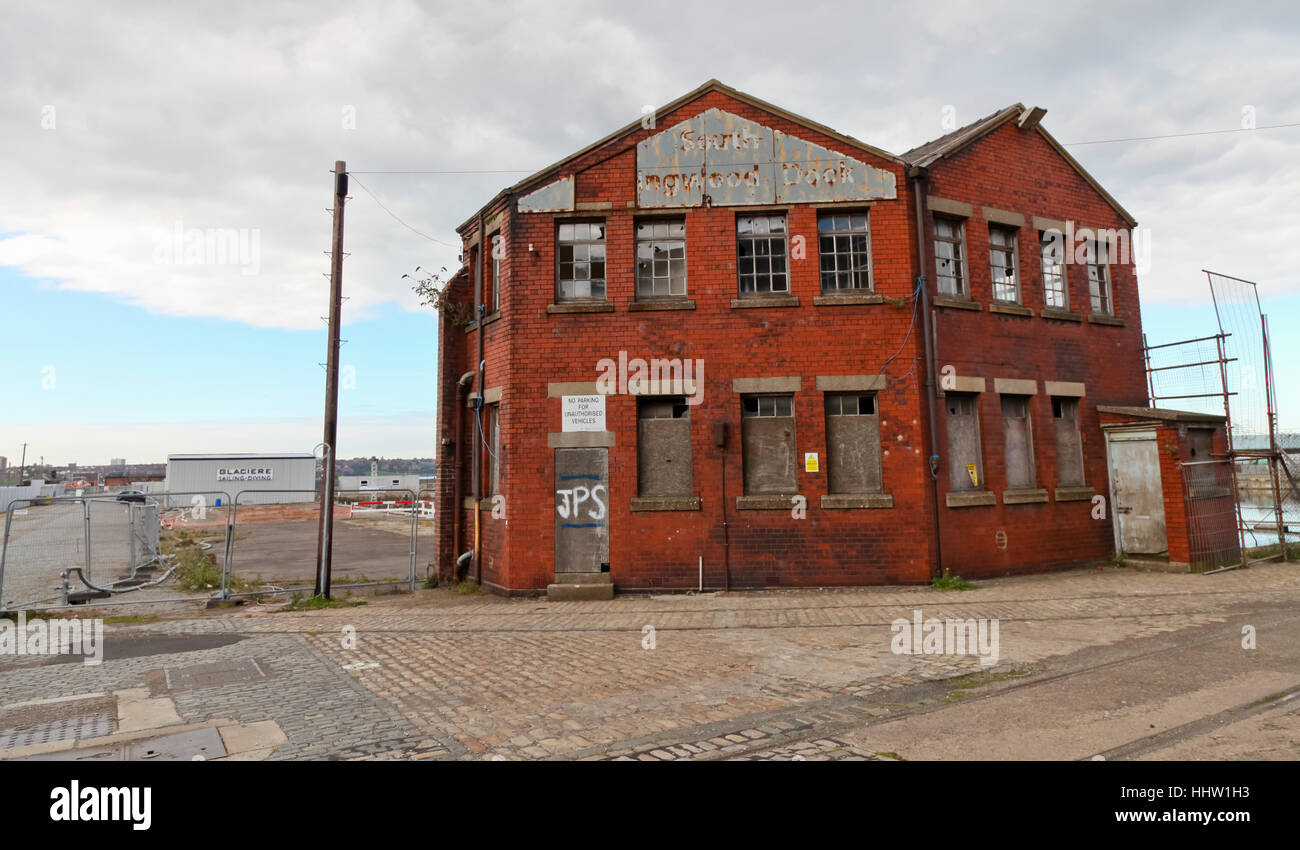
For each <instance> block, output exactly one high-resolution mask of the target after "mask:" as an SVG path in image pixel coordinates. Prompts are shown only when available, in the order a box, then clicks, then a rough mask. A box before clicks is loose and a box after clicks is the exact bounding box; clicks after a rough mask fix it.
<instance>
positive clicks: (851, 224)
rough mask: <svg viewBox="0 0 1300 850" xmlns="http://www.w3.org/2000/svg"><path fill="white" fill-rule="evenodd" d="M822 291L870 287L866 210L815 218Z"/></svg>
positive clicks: (869, 243)
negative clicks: (864, 211)
mask: <svg viewBox="0 0 1300 850" xmlns="http://www.w3.org/2000/svg"><path fill="white" fill-rule="evenodd" d="M817 243H818V250H819V252H820V253H821V272H822V292H837V291H840V290H851V289H870V288H871V231H870V230H869V228H868V224H867V215H866V213H852V214H847V215H823V216H820V217H819V218H818V219H817Z"/></svg>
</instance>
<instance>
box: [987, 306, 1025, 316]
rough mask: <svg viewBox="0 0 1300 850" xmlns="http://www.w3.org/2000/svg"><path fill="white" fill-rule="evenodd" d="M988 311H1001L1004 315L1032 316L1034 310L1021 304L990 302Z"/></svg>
mask: <svg viewBox="0 0 1300 850" xmlns="http://www.w3.org/2000/svg"><path fill="white" fill-rule="evenodd" d="M989 312H990V313H1001V314H1003V315H1005V316H1032V315H1034V311H1033V310H1031V309H1029V308H1028V307H1026V306H1024V305H1022V304H990V305H989Z"/></svg>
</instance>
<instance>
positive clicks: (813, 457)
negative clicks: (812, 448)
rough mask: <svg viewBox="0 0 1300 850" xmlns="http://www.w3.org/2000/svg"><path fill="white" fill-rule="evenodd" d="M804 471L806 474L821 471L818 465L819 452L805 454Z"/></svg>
mask: <svg viewBox="0 0 1300 850" xmlns="http://www.w3.org/2000/svg"><path fill="white" fill-rule="evenodd" d="M803 470H804V472H817V471H819V467H818V465H817V452H804V453H803Z"/></svg>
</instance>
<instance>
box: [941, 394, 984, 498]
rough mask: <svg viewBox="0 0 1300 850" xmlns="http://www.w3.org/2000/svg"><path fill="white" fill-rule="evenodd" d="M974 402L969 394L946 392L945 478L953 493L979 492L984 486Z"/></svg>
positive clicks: (977, 419) (975, 399)
mask: <svg viewBox="0 0 1300 850" xmlns="http://www.w3.org/2000/svg"><path fill="white" fill-rule="evenodd" d="M977 399H978V396H976V395H973V394H971V393H948V396H947V398H946V399H944V410H945V411H946V413H947V418H948V478H949V480H950V486H951V487H952V489H953V490H979V489H981V488H982V487H983V486H984V466H983V464H982V463H981V462H980V426H979V418H978V417H977V415H976V411H977V407H978V405H977V404H976V401H977Z"/></svg>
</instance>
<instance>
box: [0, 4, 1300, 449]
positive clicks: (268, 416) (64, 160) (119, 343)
mask: <svg viewBox="0 0 1300 850" xmlns="http://www.w3.org/2000/svg"><path fill="white" fill-rule="evenodd" d="M740 8H741V7H740V6H737V5H733V4H725V3H723V4H719V3H656V4H617V5H616V4H612V3H595V2H593V3H564V2H555V0H551V2H536V3H533V2H521V3H500V4H489V3H482V4H467V3H412V2H391V3H367V2H358V0H348V2H311V3H275V2H256V3H238V2H228V3H222V4H211V5H207V6H205V7H204V8H203V9H200V8H197V7H190V6H189V5H185V4H101V3H85V4H80V3H33V4H5V17H4V27H3V29H0V138H3V144H2V145H0V162H2V163H3V165H4V174H5V178H6V179H5V181H4V189H3V191H2V192H0V328H2V329H0V334H2V335H3V336H2V340H3V341H2V342H0V345H2V346H3V348H0V364H2V366H3V369H2V370H0V455H8V456H9V458H10V462H11V463H16V462H17V457H18V454H19V452H20V446H21V443H23V442H29V443H31V444H32V445H33V448H32V449H30V450H29V455H30V454H32V453H35V454H37V455H43V456H44V457H45V458H46V460H47V461H48V462H55V463H64V462H66V461H70V460H75V461H80V462H82V463H97V462H105V461H107V459H108V457H109V456H110V455H111V456H127V458H128V459H129V460H140V461H150V460H161V459H163V457H164V456H165V455H166V454H167V453H169V452H186V451H208V450H212V451H216V450H235V451H264V450H265V451H271V450H275V451H283V450H306V449H310V447H311V445H313V444H314V443H315V442H317V441H318V440H319V439H320V427H319V422H320V414H321V405H322V402H321V395H322V393H321V390H322V385H323V371H322V369H321V368H320V366H319V365H318V364H319V362H320V361H323V360H324V353H325V339H324V331H323V324H322V322H321V319H320V317H321V316H322V315H324V314H325V313H326V312H327V310H328V304H327V301H328V285H327V281H326V278H325V277H324V276H323V273H324V272H326V271H327V270H328V258H327V256H326V254H325V252H326V251H327V250H328V248H329V235H330V233H329V217H328V214H327V213H326V211H325V208H326V207H328V206H330V201H331V183H330V178H329V175H328V173H327V172H328V171H329V170H330V169H331V168H332V166H333V163H334V161H335V160H336V159H343V160H346V161H347V163H348V167H349V169H350V170H353V171H356V172H365V171H421V170H423V171H439V170H443V171H446V170H451V171H475V170H512V171H517V172H519V173H497V174H422V175H418V174H359V175H358V178H357V179H358V180H359V181H360V184H358V183H357V182H356V181H354V183H353V185H352V190H351V191H352V196H353V198H352V201H351V203H350V205H349V207H348V213H347V246H346V249H347V250H348V251H349V252H350V253H351V256H350V257H349V258H348V260H347V263H346V266H345V288H346V293H347V295H348V296H349V300H348V301H347V305H346V310H345V323H346V327H345V330H344V333H343V336H344V337H345V338H347V339H348V343H347V344H346V345H345V346H344V349H343V356H342V358H341V360H342V363H343V364H345V366H351V367H352V373H351V374H352V384H351V386H350V387H348V388H347V389H345V391H344V392H343V395H342V399H341V414H342V416H343V426H342V429H341V432H340V452H341V454H342V455H344V456H351V455H369V454H380V455H390V456H392V455H421V456H429V455H432V454H433V442H434V440H433V415H432V414H433V409H434V403H435V401H434V398H433V383H434V377H435V369H436V355H435V352H436V349H435V340H434V332H435V325H434V322H433V320H432V317H431V316H430V315H429V314H428V313H427V311H425V310H424V309H423V308H420V307H419V306H418V305H417V304H416V302H415V299H414V297H413V296H412V295H411V294H410V291H409V287H408V283H407V282H406V281H403V280H402V279H401V275H402V274H403V273H405V272H408V271H411V270H412V269H413V268H414V267H415V266H417V265H421V266H425V267H433V268H437V267H440V266H444V265H445V266H448V267H454V266H455V263H456V254H457V249H456V248H454V247H452V246H453V245H455V244H456V239H455V233H454V228H455V226H456V225H457V224H459V223H460V222H462V221H464V220H465V219H466V218H468V217H469V216H470V214H472V213H473V212H474V211H475V210H476V209H477V208H478V206H479V205H481V204H482V203H483V202H484V201H486V200H487V199H488V198H490V197H491V196H492V195H493V194H495V193H496V192H497V191H498V190H499V189H500V188H502V187H503V186H505V185H508V184H510V183H512V182H514V181H516V180H518V179H519V178H521V177H523V176H525V172H527V171H531V170H534V169H537V168H540V167H542V166H545V165H548V164H550V163H552V162H554V161H555V160H557V159H560V158H561V157H563V156H565V155H567V154H568V153H571V152H572V151H574V150H576V149H578V148H580V147H582V146H584V145H586V144H588V143H590V142H592V141H594V140H595V139H597V138H600V137H602V136H604V135H606V134H607V133H609V132H611V131H612V130H614V129H617V128H618V127H621V126H623V125H625V124H627V123H629V122H631V121H633V120H636V119H637V118H639V116H640V114H641V110H642V107H643V106H644V105H647V104H654V105H659V104H663V103H665V102H667V101H669V100H672V99H673V98H676V97H678V96H679V95H681V94H683V93H685V92H687V91H689V90H691V89H693V88H695V87H696V86H698V85H700V84H701V83H703V82H704V81H706V80H708V79H710V78H713V77H716V78H718V79H720V80H722V81H723V82H724V83H727V84H728V85H731V86H734V87H736V88H739V89H741V90H744V91H747V92H749V93H751V94H753V95H755V96H757V97H759V98H762V99H764V100H767V101H770V102H772V103H775V104H778V105H780V106H783V107H785V108H787V109H790V110H792V111H794V112H798V113H801V114H803V115H806V116H808V117H810V118H812V119H814V120H817V121H819V122H821V123H824V124H828V125H830V126H832V127H834V128H836V129H837V130H840V131H841V132H844V133H847V134H849V135H852V136H855V137H857V138H859V139H862V140H864V141H866V142H869V143H871V144H874V145H876V146H878V147H882V148H884V149H886V150H890V151H894V152H901V151H903V150H906V149H907V148H910V147H912V146H914V145H917V144H919V143H921V142H923V141H926V140H928V139H930V138H933V137H935V136H937V135H940V134H941V133H942V132H944V127H943V125H942V123H941V122H942V120H943V118H944V116H945V114H952V113H953V112H955V116H956V119H957V121H958V122H959V123H966V122H968V121H971V120H974V119H975V118H978V117H980V116H983V115H986V114H988V113H990V112H993V111H995V110H997V109H999V108H1001V107H1003V106H1005V105H1007V104H1010V103H1014V102H1017V101H1020V102H1023V103H1025V104H1037V105H1041V106H1043V107H1045V108H1046V109H1047V110H1048V112H1047V117H1046V118H1045V120H1044V125H1045V126H1046V127H1047V128H1048V129H1049V130H1050V131H1051V132H1052V133H1053V134H1054V135H1055V136H1056V137H1057V138H1058V139H1059V140H1061V141H1062V142H1065V143H1077V142H1089V141H1096V140H1109V139H1119V138H1129V137H1141V136H1156V135H1164V134H1175V133H1189V132H1195V131H1208V130H1231V129H1234V128H1240V127H1243V126H1249V125H1250V123H1251V122H1252V121H1253V123H1254V126H1256V127H1258V128H1264V127H1266V126H1268V125H1275V124H1288V123H1300V13H1297V11H1296V7H1295V5H1294V4H1291V3H1276V4H1242V3H1235V4H1215V5H1214V6H1209V5H1204V6H1202V5H1197V6H1195V7H1191V6H1188V5H1187V4H1183V3H1164V4H1161V3H1153V4H1147V5H1143V6H1139V5H1135V4H1132V3H1106V2H1092V3H1088V4H1079V5H1078V6H1072V7H1068V8H1067V7H1065V6H1058V5H1048V6H1044V5H1042V4H1023V5H1017V4H1003V3H997V2H979V3H970V4H943V3H926V4H901V3H889V4H863V3H853V4H844V5H842V6H840V5H835V4H822V3H816V2H804V3H798V4H791V3H774V4H770V5H768V4H763V3H758V2H751V3H747V4H745V5H744V7H743V8H744V13H743V14H741V13H740V12H739V10H740ZM1193 8H1194V9H1195V11H1194V12H1193V11H1191V10H1192V9H1193ZM1070 150H1071V152H1072V153H1073V154H1074V155H1075V156H1076V157H1077V158H1079V159H1080V160H1081V161H1082V162H1083V163H1084V165H1085V166H1086V167H1087V168H1088V169H1089V170H1090V171H1091V172H1092V173H1093V174H1094V175H1095V176H1096V177H1097V178H1098V179H1099V180H1100V181H1101V182H1102V184H1103V185H1105V186H1106V187H1107V188H1108V189H1109V191H1110V192H1111V194H1113V195H1114V196H1115V197H1116V198H1117V199H1118V200H1119V201H1120V203H1122V204H1123V205H1124V206H1125V207H1126V208H1127V209H1128V210H1129V211H1130V212H1131V213H1133V215H1134V216H1135V217H1136V218H1137V219H1138V220H1139V222H1140V223H1141V225H1142V227H1143V228H1145V229H1147V230H1148V231H1149V237H1150V240H1151V246H1152V254H1151V262H1150V265H1149V267H1148V268H1145V269H1144V270H1143V271H1142V274H1141V277H1140V285H1141V293H1142V299H1143V319H1144V325H1145V329H1146V330H1147V333H1148V336H1149V337H1151V339H1152V341H1153V342H1156V341H1169V340H1173V339H1178V338H1185V337H1188V336H1192V335H1200V334H1201V333H1212V332H1213V331H1214V330H1215V328H1214V327H1213V324H1212V322H1213V315H1212V313H1207V312H1206V309H1205V307H1206V305H1207V304H1208V288H1207V286H1206V284H1205V278H1204V276H1203V275H1202V274H1201V273H1200V269H1202V268H1211V269H1217V270H1221V271H1224V272H1228V273H1230V274H1234V275H1237V276H1240V277H1244V278H1249V279H1251V280H1256V281H1258V282H1259V283H1260V285H1261V296H1262V297H1263V298H1264V299H1265V310H1266V311H1268V312H1269V313H1270V322H1271V323H1272V326H1273V327H1274V328H1276V329H1279V330H1282V329H1285V328H1286V327H1288V326H1289V327H1291V328H1294V327H1295V326H1296V323H1297V320H1300V228H1298V227H1297V224H1298V222H1300V156H1298V155H1297V154H1298V153H1300V127H1292V128H1281V129H1256V130H1254V131H1249V132H1231V133H1220V134H1214V135H1200V136H1188V137H1183V138H1171V139H1159V140H1149V141H1130V142H1117V143H1113V144H1088V145H1079V144H1076V145H1074V146H1072V147H1071V148H1070ZM361 184H364V186H365V187H366V188H368V189H369V190H370V191H371V192H373V194H374V195H375V196H377V197H378V199H379V200H380V201H382V202H383V204H384V205H385V206H387V207H388V208H389V209H390V210H392V212H393V213H395V214H396V215H397V216H399V217H400V218H401V219H403V220H404V221H406V222H407V223H408V224H409V225H410V226H411V227H413V228H414V229H415V230H418V231H420V232H421V233H423V234H425V235H427V236H428V237H432V239H433V240H440V242H438V241H431V240H430V239H427V238H425V237H424V236H421V235H417V234H416V233H414V232H412V231H411V230H410V229H407V228H406V227H404V226H403V225H402V224H400V223H398V222H397V221H395V220H394V219H393V218H392V217H390V216H389V215H388V214H387V213H386V212H384V210H383V209H381V208H380V206H379V205H378V204H377V203H376V201H375V200H374V198H372V197H371V195H370V194H368V193H367V192H366V191H365V190H364V189H362V188H361ZM188 228H222V229H234V230H236V231H238V232H239V233H240V234H241V235H242V236H243V237H244V239H245V240H246V241H245V247H246V250H247V253H246V254H244V255H243V256H235V257H228V258H226V259H227V262H226V263H225V264H215V263H213V262H207V263H204V264H192V263H187V262H185V260H186V259H187V258H186V257H185V255H184V253H183V251H178V250H176V249H177V247H178V246H177V245H176V239H175V236H174V234H176V233H177V231H178V230H180V231H184V230H185V229H188ZM441 243H445V244H441ZM180 247H183V245H182V246H180ZM1278 336H1279V337H1288V338H1285V339H1281V340H1279V342H1278V345H1279V346H1281V347H1279V348H1277V349H1275V354H1274V356H1275V360H1276V361H1277V362H1278V364H1279V366H1284V365H1285V364H1287V363H1294V362H1295V360H1296V359H1297V357H1300V347H1298V346H1297V344H1296V342H1294V341H1293V340H1291V339H1290V338H1289V336H1291V335H1287V334H1285V333H1279V334H1278ZM1279 371H1280V372H1282V373H1284V375H1283V376H1284V381H1283V383H1282V385H1281V387H1280V388H1279V395H1280V396H1282V397H1283V412H1284V423H1285V421H1286V419H1287V417H1288V415H1289V414H1290V411H1292V410H1294V409H1295V405H1294V404H1291V405H1290V409H1288V402H1287V399H1288V395H1289V394H1293V393H1294V392H1295V390H1296V388H1297V385H1296V384H1295V382H1294V381H1291V382H1290V383H1287V381H1286V379H1289V378H1290V375H1289V374H1285V373H1287V372H1289V371H1290V370H1288V369H1286V368H1280V369H1279ZM87 423H96V424H94V425H87ZM215 423H223V424H220V425H218V424H215ZM1294 424H1295V423H1294V422H1292V427H1294ZM354 448H355V450H353V449H354Z"/></svg>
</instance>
